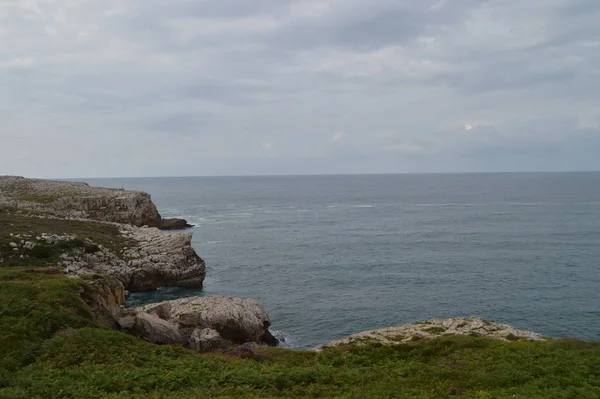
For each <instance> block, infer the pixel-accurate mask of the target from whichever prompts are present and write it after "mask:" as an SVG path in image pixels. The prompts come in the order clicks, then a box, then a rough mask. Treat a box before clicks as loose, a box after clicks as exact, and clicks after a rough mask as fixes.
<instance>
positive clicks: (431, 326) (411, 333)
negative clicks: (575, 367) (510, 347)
mask: <svg viewBox="0 0 600 399" xmlns="http://www.w3.org/2000/svg"><path fill="white" fill-rule="evenodd" d="M444 335H470V336H482V337H488V338H492V339H498V340H503V341H519V340H532V341H541V340H544V337H542V336H541V335H539V334H537V333H534V332H531V331H523V330H517V329H516V328H514V327H512V326H510V325H508V324H501V323H496V322H491V321H488V320H485V319H482V318H479V317H469V318H465V317H456V318H451V319H431V320H427V321H424V322H422V323H415V324H406V325H402V326H397V327H389V328H382V329H379V330H371V331H363V332H360V333H358V334H354V335H351V336H349V337H347V338H343V339H340V340H336V341H332V342H330V343H328V344H325V345H319V346H317V347H316V348H314V350H316V351H317V352H319V351H321V350H323V349H324V348H328V347H335V346H339V345H344V344H355V343H356V344H360V343H361V342H362V343H364V342H378V343H381V344H384V345H399V344H403V343H406V342H410V341H415V340H419V339H432V338H438V337H441V336H444Z"/></svg>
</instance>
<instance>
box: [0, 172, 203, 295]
mask: <svg viewBox="0 0 600 399" xmlns="http://www.w3.org/2000/svg"><path fill="white" fill-rule="evenodd" d="M163 222H165V220H164V219H161V218H160V215H159V214H158V211H157V209H156V206H155V205H154V204H153V203H152V201H151V198H150V195H148V194H147V193H144V192H140V191H127V190H115V189H106V188H100V187H90V186H88V185H87V184H85V183H73V182H59V181H50V180H39V179H25V178H22V177H6V176H5V177H0V266H8V265H10V266H19V265H23V266H39V267H48V266H57V267H59V268H61V269H62V270H64V271H65V272H66V273H67V274H71V275H84V274H90V273H92V274H106V275H109V276H113V277H115V278H117V279H118V280H119V281H120V282H121V283H122V284H123V285H124V287H125V288H126V289H128V290H130V291H144V290H151V289H155V288H158V287H165V286H184V287H202V283H203V281H204V277H205V274H206V271H205V269H206V266H205V263H204V261H203V260H202V259H201V258H200V257H199V256H198V255H197V254H196V252H195V251H194V249H193V248H192V245H191V241H192V233H188V232H168V233H167V232H161V231H160V230H159V229H158V228H156V227H148V226H149V225H150V226H151V225H159V226H160V225H161V223H163ZM166 222H167V225H168V226H170V227H173V226H175V225H177V223H176V222H177V221H176V220H175V221H174V220H167V221H166ZM140 226H142V227H140Z"/></svg>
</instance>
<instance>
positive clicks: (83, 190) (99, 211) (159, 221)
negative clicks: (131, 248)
mask: <svg viewBox="0 0 600 399" xmlns="http://www.w3.org/2000/svg"><path fill="white" fill-rule="evenodd" d="M0 205H4V206H10V207H13V208H18V209H23V210H29V211H38V212H43V213H44V214H46V215H53V216H55V217H60V218H71V219H73V218H76V219H91V220H99V221H105V222H115V223H127V224H132V225H134V226H138V227H141V226H149V227H158V228H159V229H164V230H174V229H184V228H187V227H191V225H190V224H188V223H187V222H186V221H185V220H183V219H163V218H162V217H161V216H160V214H159V213H158V210H157V209H156V206H155V205H154V204H153V203H152V199H151V198H150V195H149V194H148V193H145V192H143V191H132V190H123V189H114V188H104V187H92V186H89V185H88V184H87V183H78V182H68V181H54V180H42V179H26V178H24V177H18V176H0Z"/></svg>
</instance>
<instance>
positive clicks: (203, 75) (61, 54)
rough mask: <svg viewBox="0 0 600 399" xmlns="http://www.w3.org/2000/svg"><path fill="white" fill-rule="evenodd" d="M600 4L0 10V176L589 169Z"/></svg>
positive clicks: (10, 0)
mask: <svg viewBox="0 0 600 399" xmlns="http://www.w3.org/2000/svg"><path fill="white" fill-rule="evenodd" d="M599 21H600V1H598V0H528V1H523V0H368V1H367V0H302V1H291V0H252V1H250V0H248V1H246V0H218V1H216V0H211V1H208V0H193V1H189V0H169V1H164V0H0V175H3V174H12V175H24V176H28V177H55V178H65V177H111V176H112V177H121V176H204V175H253V174H258V175H263V174H326V173H331V174H338V173H432V172H433V173H437V172H504V171H507V172H508V171H573V170H600V23H599Z"/></svg>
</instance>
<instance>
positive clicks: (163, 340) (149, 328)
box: [133, 312, 186, 345]
mask: <svg viewBox="0 0 600 399" xmlns="http://www.w3.org/2000/svg"><path fill="white" fill-rule="evenodd" d="M133 332H134V334H135V335H137V336H139V337H141V338H145V339H147V340H149V341H151V342H154V343H157V344H167V345H169V344H171V345H182V344H184V343H186V340H185V338H184V337H183V335H182V334H181V332H180V331H179V329H178V328H177V327H176V326H174V325H173V324H171V323H169V322H167V321H165V320H163V319H161V318H159V317H157V316H154V315H151V314H149V313H145V312H139V313H137V314H136V315H135V324H134V325H133Z"/></svg>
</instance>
